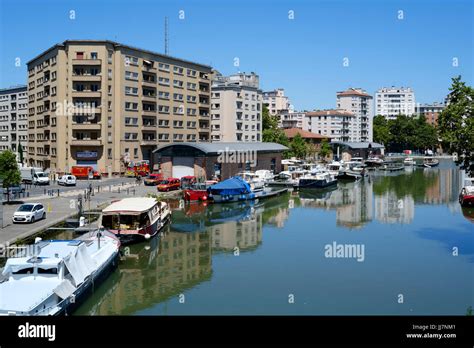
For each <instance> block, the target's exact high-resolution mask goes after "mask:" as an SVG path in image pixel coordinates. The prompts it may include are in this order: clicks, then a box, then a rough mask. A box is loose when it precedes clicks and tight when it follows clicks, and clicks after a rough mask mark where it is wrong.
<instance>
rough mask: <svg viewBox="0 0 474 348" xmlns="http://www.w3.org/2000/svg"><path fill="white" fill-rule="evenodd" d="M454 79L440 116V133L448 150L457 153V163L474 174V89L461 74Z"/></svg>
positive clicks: (471, 174) (467, 171) (470, 173)
mask: <svg viewBox="0 0 474 348" xmlns="http://www.w3.org/2000/svg"><path fill="white" fill-rule="evenodd" d="M452 80H453V83H452V85H451V87H450V88H449V90H450V91H451V92H450V93H449V94H448V105H447V106H446V108H445V109H444V110H443V111H442V112H441V114H440V115H439V118H438V130H439V135H440V136H441V139H442V141H443V145H444V146H445V147H446V148H447V150H448V152H449V153H451V154H453V153H457V155H458V158H457V161H456V164H458V165H460V166H461V168H462V169H464V170H465V171H466V173H468V174H469V175H470V176H474V116H473V110H474V89H473V88H472V87H470V86H466V83H465V82H463V81H461V76H457V77H455V78H453V79H452Z"/></svg>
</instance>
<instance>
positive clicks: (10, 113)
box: [0, 86, 28, 159]
mask: <svg viewBox="0 0 474 348" xmlns="http://www.w3.org/2000/svg"><path fill="white" fill-rule="evenodd" d="M27 142H28V96H27V90H26V86H16V87H11V88H5V89H0V152H2V151H5V150H12V151H13V152H15V153H16V155H17V159H19V157H18V156H19V155H18V149H19V144H21V146H22V149H23V154H24V157H25V158H26V151H27V147H26V145H27Z"/></svg>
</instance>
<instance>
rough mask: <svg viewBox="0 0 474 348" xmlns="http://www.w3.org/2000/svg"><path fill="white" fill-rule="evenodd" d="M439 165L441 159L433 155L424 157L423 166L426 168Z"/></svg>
mask: <svg viewBox="0 0 474 348" xmlns="http://www.w3.org/2000/svg"><path fill="white" fill-rule="evenodd" d="M438 165H439V160H437V159H436V158H433V157H425V158H423V166H424V167H426V168H432V167H437V166H438Z"/></svg>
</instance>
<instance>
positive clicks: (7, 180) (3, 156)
mask: <svg viewBox="0 0 474 348" xmlns="http://www.w3.org/2000/svg"><path fill="white" fill-rule="evenodd" d="M0 179H2V180H3V187H10V186H13V185H19V184H20V183H21V175H20V169H19V168H18V164H17V163H16V155H15V154H14V153H13V152H12V151H10V150H6V151H3V152H2V153H0Z"/></svg>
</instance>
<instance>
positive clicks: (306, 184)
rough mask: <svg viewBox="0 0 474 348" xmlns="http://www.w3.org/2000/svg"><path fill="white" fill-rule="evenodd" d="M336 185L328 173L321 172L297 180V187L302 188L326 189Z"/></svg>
mask: <svg viewBox="0 0 474 348" xmlns="http://www.w3.org/2000/svg"><path fill="white" fill-rule="evenodd" d="M335 185H337V179H336V178H335V177H334V175H332V174H330V173H329V172H322V173H317V174H311V175H307V176H303V177H301V178H300V179H299V181H298V185H297V187H298V188H299V189H304V188H326V187H330V186H335Z"/></svg>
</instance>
